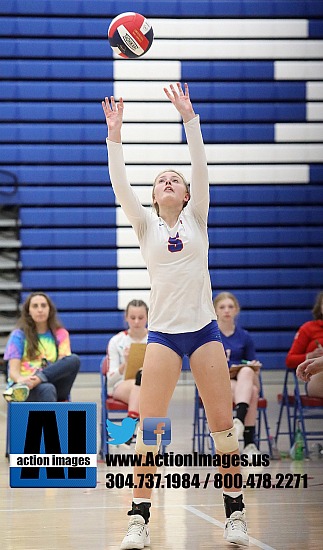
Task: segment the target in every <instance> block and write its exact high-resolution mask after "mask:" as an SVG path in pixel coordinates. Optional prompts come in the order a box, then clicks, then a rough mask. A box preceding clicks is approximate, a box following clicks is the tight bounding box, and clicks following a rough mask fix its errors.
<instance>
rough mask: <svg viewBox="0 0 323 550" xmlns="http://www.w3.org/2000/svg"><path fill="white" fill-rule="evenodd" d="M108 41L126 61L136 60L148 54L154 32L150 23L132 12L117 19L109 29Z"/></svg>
mask: <svg viewBox="0 0 323 550" xmlns="http://www.w3.org/2000/svg"><path fill="white" fill-rule="evenodd" d="M108 39H109V42H110V46H111V48H112V49H113V51H114V52H115V53H116V54H118V55H120V57H124V58H125V59H136V58H137V57H141V56H142V55H144V54H145V53H146V52H148V50H149V48H150V46H151V45H152V43H153V39H154V32H153V29H152V26H151V25H150V23H149V21H147V19H146V18H145V17H144V16H143V15H140V13H135V12H132V11H129V12H126V13H121V14H120V15H118V16H117V17H115V18H114V19H113V20H112V21H111V23H110V26H109V29H108Z"/></svg>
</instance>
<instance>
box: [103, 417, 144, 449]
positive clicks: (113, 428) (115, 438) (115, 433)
mask: <svg viewBox="0 0 323 550" xmlns="http://www.w3.org/2000/svg"><path fill="white" fill-rule="evenodd" d="M138 420H139V418H130V417H129V416H127V418H124V419H123V420H122V423H121V426H120V424H115V423H114V422H111V420H107V432H108V434H109V436H110V437H111V438H112V441H109V445H121V444H122V443H125V442H126V441H129V439H130V438H131V437H132V436H133V434H134V433H135V429H136V424H137V422H138Z"/></svg>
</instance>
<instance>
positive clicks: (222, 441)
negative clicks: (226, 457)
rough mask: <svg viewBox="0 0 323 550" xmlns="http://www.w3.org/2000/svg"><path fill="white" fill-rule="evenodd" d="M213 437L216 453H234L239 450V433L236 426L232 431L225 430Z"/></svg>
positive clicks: (214, 433)
mask: <svg viewBox="0 0 323 550" xmlns="http://www.w3.org/2000/svg"><path fill="white" fill-rule="evenodd" d="M211 436H212V438H213V441H214V445H215V449H216V452H219V453H232V452H233V451H236V450H237V449H239V441H238V437H237V432H236V429H235V427H234V426H232V428H230V430H224V431H223V432H213V433H211Z"/></svg>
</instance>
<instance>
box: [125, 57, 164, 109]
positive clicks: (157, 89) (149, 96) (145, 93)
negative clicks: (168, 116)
mask: <svg viewBox="0 0 323 550" xmlns="http://www.w3.org/2000/svg"><path fill="white" fill-rule="evenodd" d="M146 55H148V54H146ZM164 86H166V87H167V86H169V80H167V81H166V80H165V81H164V82H160V81H159V82H151V81H150V82H145V83H144V84H143V83H142V82H140V81H137V82H131V81H128V80H127V81H123V82H115V83H114V95H115V97H117V98H118V97H120V96H121V97H123V99H124V100H125V101H143V102H146V101H148V102H149V101H163V102H165V103H166V102H167V105H168V107H169V108H171V107H173V106H172V105H170V104H169V103H168V99H167V97H166V96H165V92H164V90H163V87H164ZM125 109H126V105H125ZM173 110H174V107H173Z"/></svg>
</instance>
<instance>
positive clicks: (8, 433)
mask: <svg viewBox="0 0 323 550" xmlns="http://www.w3.org/2000/svg"><path fill="white" fill-rule="evenodd" d="M5 456H6V458H8V460H9V456H10V403H8V406H7V433H6V455H5Z"/></svg>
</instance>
